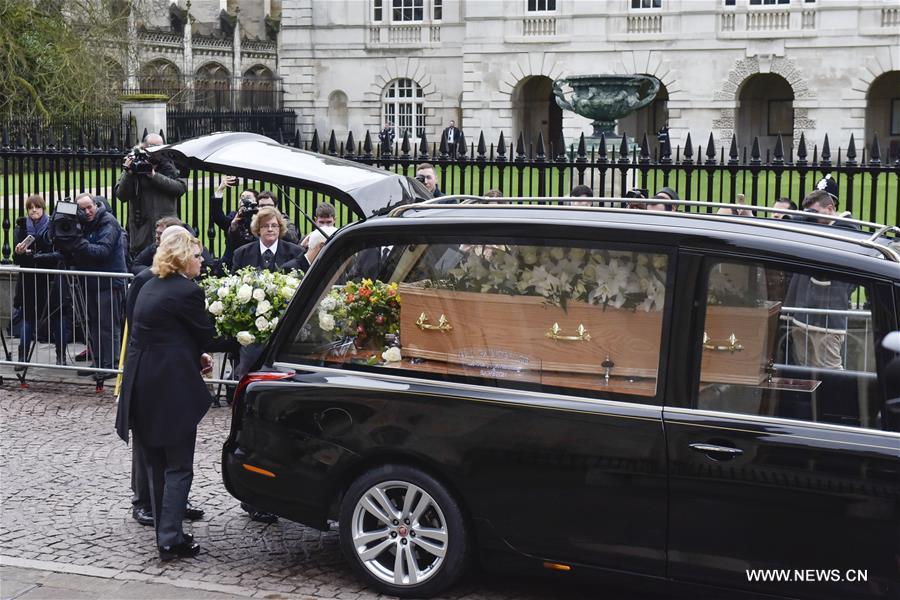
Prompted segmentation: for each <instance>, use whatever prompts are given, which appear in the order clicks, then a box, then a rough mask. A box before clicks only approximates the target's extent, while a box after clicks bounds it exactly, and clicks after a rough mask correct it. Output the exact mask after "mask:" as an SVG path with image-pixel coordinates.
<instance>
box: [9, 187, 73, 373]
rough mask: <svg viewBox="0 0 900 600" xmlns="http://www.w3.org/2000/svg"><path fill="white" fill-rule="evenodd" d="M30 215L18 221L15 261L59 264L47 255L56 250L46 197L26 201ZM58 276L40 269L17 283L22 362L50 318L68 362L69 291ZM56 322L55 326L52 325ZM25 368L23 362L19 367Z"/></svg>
mask: <svg viewBox="0 0 900 600" xmlns="http://www.w3.org/2000/svg"><path fill="white" fill-rule="evenodd" d="M25 210H26V211H28V216H26V217H22V218H20V219H18V220H17V221H16V230H15V238H14V240H15V248H14V251H13V262H15V264H17V265H19V266H20V267H28V268H55V267H56V266H57V265H56V261H55V260H53V259H52V258H47V259H45V258H43V255H49V254H50V253H52V252H53V244H52V242H51V241H50V239H49V238H50V236H49V235H48V230H49V229H50V217H49V216H48V215H47V212H46V205H45V204H44V199H43V198H42V197H41V196H39V195H38V194H34V195H31V196H29V197H28V199H27V200H26V201H25ZM29 235H30V236H32V237H33V241H32V242H31V243H30V244H26V243H25V239H26V238H27V237H28V236H29ZM59 283H60V282H59V281H58V277H56V276H53V275H44V274H40V273H20V274H19V278H18V281H17V284H16V299H17V300H18V302H19V306H21V308H22V327H21V329H20V331H19V350H18V360H19V362H30V360H29V359H30V358H31V355H32V354H33V351H30V350H31V342H32V340H33V339H34V335H35V331H36V330H37V328H38V326H39V324H40V323H41V322H42V321H44V320H45V319H47V323H48V325H45V326H46V327H47V329H48V330H51V331H50V332H49V333H50V337H51V338H53V341H54V343H55V346H56V364H58V365H64V364H66V344H67V343H68V339H67V338H68V330H69V328H68V323H67V318H66V316H65V311H64V310H62V308H61V307H62V306H65V305H66V303H67V302H66V297H67V296H68V293H66V292H65V291H64V290H62V288H61V287H60V286H59ZM50 324H52V326H51V325H50ZM23 369H24V366H22V365H20V366H17V367H16V370H17V371H21V370H23Z"/></svg>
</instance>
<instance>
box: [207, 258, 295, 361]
mask: <svg viewBox="0 0 900 600" xmlns="http://www.w3.org/2000/svg"><path fill="white" fill-rule="evenodd" d="M301 278H302V274H301V273H299V272H298V271H293V272H290V273H287V274H285V273H270V272H268V271H258V270H257V269H255V268H254V267H245V268H243V269H241V270H240V271H237V272H235V273H232V274H228V275H225V276H224V277H208V278H206V279H204V280H203V282H202V286H203V290H204V292H205V293H206V309H207V310H208V311H209V312H210V314H212V315H213V317H215V321H216V332H217V333H218V334H219V335H220V336H223V337H233V338H235V339H237V341H238V343H239V344H241V345H242V346H248V345H250V344H259V343H263V342H265V341H266V340H267V339H269V337H270V336H271V335H272V332H273V331H274V330H275V326H276V325H278V321H279V319H280V318H281V315H282V314H283V313H284V310H285V309H286V308H287V305H288V303H289V302H290V301H291V298H293V297H294V292H296V291H297V287H298V286H299V285H300V279H301Z"/></svg>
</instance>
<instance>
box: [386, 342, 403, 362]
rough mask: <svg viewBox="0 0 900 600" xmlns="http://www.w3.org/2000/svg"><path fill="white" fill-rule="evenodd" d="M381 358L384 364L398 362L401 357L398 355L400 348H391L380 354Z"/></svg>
mask: <svg viewBox="0 0 900 600" xmlns="http://www.w3.org/2000/svg"><path fill="white" fill-rule="evenodd" d="M381 358H383V359H384V361H385V362H400V359H402V358H403V355H402V354H400V348H398V347H396V346H392V347H390V348H388V349H387V350H385V351H384V352H382V353H381Z"/></svg>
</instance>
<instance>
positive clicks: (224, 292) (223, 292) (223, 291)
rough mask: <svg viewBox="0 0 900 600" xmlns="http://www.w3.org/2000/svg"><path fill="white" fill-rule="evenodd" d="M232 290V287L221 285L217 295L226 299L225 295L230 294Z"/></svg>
mask: <svg viewBox="0 0 900 600" xmlns="http://www.w3.org/2000/svg"><path fill="white" fill-rule="evenodd" d="M230 291H231V288H229V287H228V286H225V287H220V288H219V289H218V290H217V291H216V295H217V296H218V297H219V298H222V299H224V298H225V296H227V295H228V292H230Z"/></svg>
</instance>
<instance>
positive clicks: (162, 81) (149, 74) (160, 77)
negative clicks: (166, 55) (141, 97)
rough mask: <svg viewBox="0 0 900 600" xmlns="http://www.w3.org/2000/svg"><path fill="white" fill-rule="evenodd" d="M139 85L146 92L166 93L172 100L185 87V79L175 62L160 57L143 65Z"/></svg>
mask: <svg viewBox="0 0 900 600" xmlns="http://www.w3.org/2000/svg"><path fill="white" fill-rule="evenodd" d="M138 85H139V86H140V88H141V92H143V93H145V94H165V95H166V96H168V97H169V99H170V100H172V99H174V98H175V97H176V96H178V94H179V92H181V90H182V89H183V88H184V81H183V80H182V77H181V71H179V70H178V67H176V66H175V63H173V62H170V61H168V60H165V59H162V58H160V59H157V60H154V61H150V62H149V63H147V64H145V65H144V66H143V67H141V75H140V78H139V82H138Z"/></svg>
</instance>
